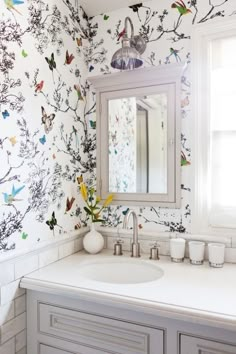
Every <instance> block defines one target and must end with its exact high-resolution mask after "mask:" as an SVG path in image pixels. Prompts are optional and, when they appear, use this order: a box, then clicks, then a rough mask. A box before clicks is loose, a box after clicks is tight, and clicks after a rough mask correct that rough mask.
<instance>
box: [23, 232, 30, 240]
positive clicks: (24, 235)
mask: <svg viewBox="0 0 236 354" xmlns="http://www.w3.org/2000/svg"><path fill="white" fill-rule="evenodd" d="M28 236H29V235H28V234H27V233H26V232H22V234H21V238H22V240H26V239H27V237H28Z"/></svg>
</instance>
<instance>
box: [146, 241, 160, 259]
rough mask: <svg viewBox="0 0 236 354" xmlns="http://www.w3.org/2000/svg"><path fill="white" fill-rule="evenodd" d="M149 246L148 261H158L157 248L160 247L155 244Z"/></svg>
mask: <svg viewBox="0 0 236 354" xmlns="http://www.w3.org/2000/svg"><path fill="white" fill-rule="evenodd" d="M150 246H152V247H151V248H150V257H149V259H158V260H159V259H160V257H159V249H158V246H159V247H160V245H159V244H158V243H157V242H154V243H152V244H150Z"/></svg>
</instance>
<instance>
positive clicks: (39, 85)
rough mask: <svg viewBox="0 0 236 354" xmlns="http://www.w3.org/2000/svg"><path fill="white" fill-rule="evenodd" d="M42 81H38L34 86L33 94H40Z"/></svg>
mask: <svg viewBox="0 0 236 354" xmlns="http://www.w3.org/2000/svg"><path fill="white" fill-rule="evenodd" d="M43 85H44V81H43V80H42V81H40V82H39V83H38V84H36V85H35V92H36V93H37V92H41V91H42V89H43Z"/></svg>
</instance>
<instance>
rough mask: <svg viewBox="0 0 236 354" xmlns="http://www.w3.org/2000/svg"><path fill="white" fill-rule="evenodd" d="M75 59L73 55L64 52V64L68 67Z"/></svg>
mask: <svg viewBox="0 0 236 354" xmlns="http://www.w3.org/2000/svg"><path fill="white" fill-rule="evenodd" d="M74 59H75V57H74V55H73V54H69V52H68V50H67V51H66V60H65V64H67V65H70V64H71V63H72V61H73V60H74Z"/></svg>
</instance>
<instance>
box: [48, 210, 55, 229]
mask: <svg viewBox="0 0 236 354" xmlns="http://www.w3.org/2000/svg"><path fill="white" fill-rule="evenodd" d="M46 224H47V225H48V226H49V229H50V230H53V231H54V227H55V226H57V219H56V217H55V212H54V211H53V213H52V216H51V219H49V220H47V221H46Z"/></svg>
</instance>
